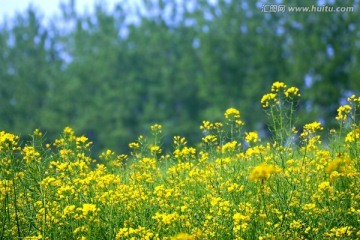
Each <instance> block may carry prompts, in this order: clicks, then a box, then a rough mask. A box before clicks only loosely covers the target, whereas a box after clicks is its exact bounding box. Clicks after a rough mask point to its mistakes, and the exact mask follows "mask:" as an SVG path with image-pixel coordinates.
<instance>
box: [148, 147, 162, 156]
mask: <svg viewBox="0 0 360 240" xmlns="http://www.w3.org/2000/svg"><path fill="white" fill-rule="evenodd" d="M150 152H151V153H154V154H156V153H161V148H160V147H159V146H157V145H153V146H150Z"/></svg>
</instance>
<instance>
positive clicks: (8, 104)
mask: <svg viewBox="0 0 360 240" xmlns="http://www.w3.org/2000/svg"><path fill="white" fill-rule="evenodd" d="M275 2H276V3H277V4H279V3H281V4H285V5H286V6H304V5H305V6H311V4H310V3H304V1H266V2H264V1H250V0H242V1H240V0H217V1H214V0H213V1H210V0H197V1H195V0H194V1H177V0H143V1H142V5H141V7H139V8H134V7H130V5H128V4H125V3H123V4H121V3H119V4H117V5H116V6H114V8H112V9H109V8H107V7H106V5H101V4H97V5H95V6H94V12H92V13H83V14H80V13H78V12H77V11H76V9H75V7H74V6H75V3H74V1H69V2H68V3H63V4H62V5H61V12H62V15H61V16H58V17H56V18H55V17H54V18H53V19H52V20H51V21H49V22H48V24H44V23H43V17H42V15H41V12H40V11H39V10H38V9H36V8H34V7H31V6H30V7H29V8H28V9H27V10H26V12H23V13H20V14H17V15H16V17H14V18H13V19H5V21H4V22H3V23H2V24H1V26H0V49H1V51H0V115H1V118H0V128H1V129H2V130H6V131H11V132H14V133H17V134H22V135H24V134H25V135H26V134H29V133H31V132H32V130H34V129H35V128H41V129H42V130H43V131H45V132H46V133H47V137H48V138H51V139H52V138H54V137H57V136H58V134H59V132H60V131H61V130H62V129H63V128H64V127H65V126H67V125H69V126H71V127H73V128H74V129H75V130H76V131H77V133H79V134H86V135H87V136H88V137H90V138H91V140H92V141H94V142H95V146H94V151H95V152H98V151H99V150H102V149H103V148H105V147H106V148H111V149H114V150H115V151H118V152H121V151H127V144H128V142H129V141H132V140H134V139H136V138H137V136H138V135H139V134H141V133H146V131H147V129H148V127H149V125H150V124H153V123H160V124H163V126H164V130H165V133H166V135H167V136H173V135H182V136H186V137H188V138H190V139H196V138H199V137H201V134H200V130H199V125H200V124H201V122H202V120H218V119H220V118H221V117H222V114H223V112H224V111H225V110H226V109H227V108H229V107H235V108H238V109H240V111H241V115H242V119H244V120H245V122H246V126H247V129H248V130H261V129H262V128H266V127H265V126H264V123H265V120H264V117H265V116H264V113H263V111H261V105H260V103H259V101H260V98H261V96H262V94H264V93H265V92H266V91H267V90H268V89H269V87H270V86H271V84H272V83H273V82H274V81H277V80H279V81H284V82H286V83H287V84H288V85H295V86H298V87H300V89H301V91H302V93H303V98H302V102H301V104H302V105H303V107H301V111H302V112H301V113H300V114H299V122H298V123H299V124H302V123H304V122H307V121H313V120H316V119H319V120H323V121H324V122H326V123H327V124H332V119H333V118H334V116H335V114H336V108H337V107H338V105H339V103H340V102H341V100H342V99H344V98H345V97H346V96H347V95H348V94H350V93H352V92H356V93H359V90H360V67H359V63H360V25H359V22H360V14H359V1H352V2H351V3H352V4H353V5H349V4H350V2H348V1H341V0H340V1H337V0H335V1H322V3H323V4H324V5H328V6H352V7H354V12H332V13H325V12H322V13H316V12H313V13H306V12H298V13H291V12H288V11H285V12H277V13H271V12H264V11H263V10H264V5H263V4H273V3H275ZM313 4H314V5H316V4H317V3H316V1H314V2H313ZM131 19H132V21H131ZM168 141H169V142H170V141H171V139H170V137H169V139H168Z"/></svg>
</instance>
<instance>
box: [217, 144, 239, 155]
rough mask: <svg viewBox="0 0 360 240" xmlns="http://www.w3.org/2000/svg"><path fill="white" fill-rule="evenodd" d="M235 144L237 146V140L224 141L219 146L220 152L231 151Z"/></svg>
mask: <svg viewBox="0 0 360 240" xmlns="http://www.w3.org/2000/svg"><path fill="white" fill-rule="evenodd" d="M236 146H238V143H237V141H232V142H228V143H225V144H224V145H223V146H222V147H221V152H222V153H227V152H233V151H234V150H235V148H236Z"/></svg>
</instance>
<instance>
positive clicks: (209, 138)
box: [202, 135, 217, 143]
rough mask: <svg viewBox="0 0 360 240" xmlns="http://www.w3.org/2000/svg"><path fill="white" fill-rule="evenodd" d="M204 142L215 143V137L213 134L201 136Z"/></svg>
mask: <svg viewBox="0 0 360 240" xmlns="http://www.w3.org/2000/svg"><path fill="white" fill-rule="evenodd" d="M202 140H203V142H204V143H216V142H217V137H216V136H215V135H207V136H206V137H203V138H202Z"/></svg>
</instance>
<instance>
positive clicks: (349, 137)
mask: <svg viewBox="0 0 360 240" xmlns="http://www.w3.org/2000/svg"><path fill="white" fill-rule="evenodd" d="M359 140H360V127H357V128H355V129H354V130H352V131H351V132H349V133H348V134H346V137H345V142H347V143H353V142H357V141H359Z"/></svg>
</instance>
